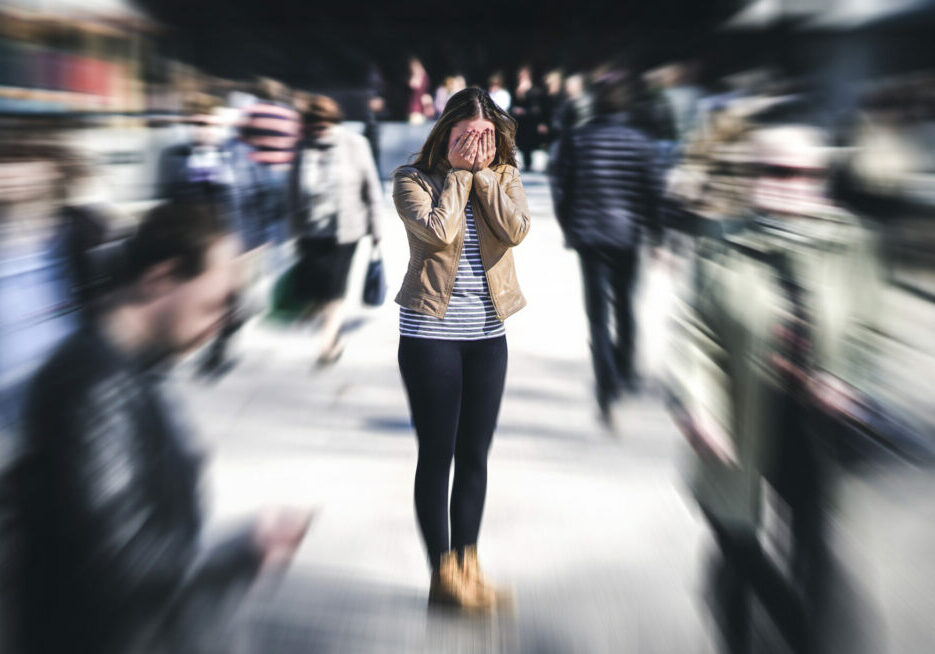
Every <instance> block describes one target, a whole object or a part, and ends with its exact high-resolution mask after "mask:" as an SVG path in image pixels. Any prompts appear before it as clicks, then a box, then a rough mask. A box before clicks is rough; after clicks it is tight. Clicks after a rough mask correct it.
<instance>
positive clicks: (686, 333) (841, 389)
mask: <svg viewBox="0 0 935 654" xmlns="http://www.w3.org/2000/svg"><path fill="white" fill-rule="evenodd" d="M696 73H697V70H696V64H694V63H692V62H688V63H677V64H671V65H667V66H664V67H662V68H658V69H655V70H652V71H649V72H647V73H645V74H644V75H642V76H639V77H635V76H634V75H633V74H632V73H630V72H629V71H625V70H613V69H604V70H598V71H597V72H596V73H595V75H594V76H593V83H592V85H591V87H590V89H589V91H588V96H589V97H590V99H591V102H590V111H591V112H592V113H593V117H592V118H591V119H589V120H587V121H586V122H585V123H584V124H583V125H581V126H579V127H576V128H573V129H571V130H569V131H567V132H565V133H563V134H562V136H561V137H560V139H559V143H558V145H557V148H556V150H555V152H554V158H553V161H552V162H551V164H550V175H551V184H552V196H553V201H554V206H555V214H556V217H557V218H558V220H559V223H560V224H561V226H562V229H563V232H564V235H565V239H566V244H567V245H568V246H569V247H571V248H574V249H575V250H576V252H577V253H578V255H579V258H580V260H581V270H582V280H583V283H584V297H585V306H586V311H587V315H588V320H589V324H590V344H591V351H592V358H593V363H594V375H595V392H596V400H597V405H598V408H599V411H600V416H601V419H602V422H603V423H604V424H605V425H607V426H608V427H613V426H614V416H615V408H614V407H615V406H616V405H619V404H620V401H621V399H623V398H626V397H627V396H628V395H630V394H632V393H633V392H634V391H637V390H638V389H639V386H640V379H639V375H638V370H637V367H636V366H635V361H636V359H637V357H636V354H635V351H634V349H635V347H637V346H636V345H635V343H634V340H635V339H634V335H635V329H634V318H633V307H632V302H633V300H632V298H633V289H634V283H635V279H636V277H637V274H636V271H637V270H639V269H640V265H639V263H638V261H639V257H640V253H641V252H649V253H652V254H653V261H654V262H660V263H661V264H662V265H664V266H665V267H667V268H668V270H669V273H670V274H671V275H672V276H673V278H674V283H675V288H676V292H675V294H674V297H672V298H670V299H669V301H668V302H666V303H665V304H666V306H668V307H670V311H671V313H670V320H671V333H670V334H669V345H668V349H667V356H666V362H665V372H664V374H663V375H662V378H661V379H659V380H657V381H659V382H660V384H661V387H662V391H663V394H664V397H665V398H666V401H667V404H668V406H669V408H670V411H671V414H672V416H673V418H674V419H675V422H676V423H677V424H678V425H679V427H680V428H681V430H682V431H683V433H684V434H685V436H686V438H687V440H688V442H689V443H690V444H691V446H692V447H693V449H694V451H695V454H696V456H695V461H694V463H693V465H691V466H690V472H689V475H688V478H689V486H690V487H691V488H692V490H693V493H694V496H695V498H696V500H697V502H698V505H699V507H700V509H701V512H702V513H703V515H704V516H705V518H706V519H707V521H708V523H709V525H710V527H711V530H712V533H713V535H714V536H715V539H716V542H717V544H718V546H719V549H720V551H721V554H722V558H721V560H720V563H719V564H718V565H717V567H716V568H715V570H714V571H713V572H712V586H713V590H712V597H713V598H714V600H715V604H716V605H717V611H716V614H717V617H718V620H719V623H720V626H721V627H722V631H723V635H724V639H723V644H724V648H725V650H726V651H731V652H744V651H750V648H751V647H752V638H753V635H752V634H753V633H754V628H753V627H752V624H753V617H752V613H753V610H752V608H751V607H752V606H753V601H752V598H753V597H754V596H755V597H756V598H757V601H758V602H759V603H760V604H761V605H762V606H764V607H765V609H766V611H767V613H768V614H769V615H770V616H771V618H772V619H773V620H774V622H775V623H776V625H777V626H778V628H779V630H780V632H781V633H782V634H783V636H784V637H785V639H786V641H787V643H788V644H790V646H791V647H792V648H793V650H794V651H797V652H799V651H801V652H817V651H826V650H825V645H824V644H823V642H824V641H822V637H824V636H826V635H827V633H826V632H823V631H822V629H823V625H826V622H825V620H826V618H827V610H828V605H827V603H828V597H829V592H830V591H829V588H830V584H829V577H830V574H831V573H830V570H831V568H832V563H831V560H830V559H831V557H830V555H829V552H828V549H827V547H828V546H827V531H828V520H829V517H828V513H829V511H830V507H832V506H833V505H834V496H835V492H836V487H835V483H834V482H835V480H836V479H837V478H838V477H839V476H840V471H842V470H851V469H854V468H855V467H860V466H866V465H871V462H872V464H879V463H880V462H881V461H896V460H900V461H907V460H908V461H913V462H916V463H920V462H930V461H931V455H932V452H933V450H932V445H933V443H932V442H931V439H930V434H931V433H932V427H933V425H935V421H933V418H935V414H933V412H932V404H931V402H930V400H928V399H926V396H927V395H930V393H931V389H932V374H931V352H932V351H931V342H930V339H929V338H927V337H926V336H925V333H924V332H925V330H924V329H921V328H920V326H919V324H917V323H914V321H913V320H912V319H911V318H910V317H909V316H910V315H911V314H910V313H909V309H908V308H904V307H909V306H911V305H910V304H909V303H910V302H915V301H916V300H915V299H917V298H919V297H928V298H929V299H931V297H932V296H931V294H930V293H931V289H930V284H929V283H928V280H930V279H931V277H930V275H931V270H932V268H931V264H932V262H933V259H932V254H933V250H932V249H931V247H930V245H931V227H930V226H929V227H925V226H924V224H925V223H926V222H927V221H928V222H930V221H931V212H932V208H933V205H932V202H931V200H932V197H933V196H932V195H931V189H932V188H933V187H932V186H931V178H930V173H928V172H926V171H928V170H929V167H928V163H926V162H928V160H929V157H928V155H926V154H923V152H924V151H926V149H930V146H931V134H930V132H929V130H930V128H931V123H930V120H931V119H930V109H931V106H930V103H929V102H928V100H927V98H929V97H930V95H929V94H930V93H931V88H932V87H931V86H930V85H929V84H927V83H926V80H928V79H929V78H928V77H927V76H920V75H913V76H909V77H907V78H906V79H892V80H889V81H888V82H887V83H886V84H884V85H882V86H880V87H879V88H870V89H869V90H868V91H867V92H866V93H865V94H864V96H863V97H862V98H861V100H860V104H859V106H858V107H857V108H856V110H855V112H854V114H853V115H848V116H846V117H842V116H834V117H833V119H832V120H821V118H822V112H821V111H820V109H819V108H817V107H816V104H815V100H814V98H813V97H812V96H810V95H809V93H808V91H807V90H806V89H804V88H802V85H801V84H800V80H797V79H792V78H789V77H783V76H781V75H778V74H777V73H776V72H775V71H771V70H767V69H754V70H749V71H742V72H740V73H736V74H733V75H731V76H729V77H725V78H724V79H723V80H720V82H719V84H718V86H720V87H721V88H715V89H711V88H709V89H705V88H704V86H702V85H701V84H700V83H698V82H697V81H696ZM897 171H898V172H897ZM651 269H652V265H650V264H646V265H643V266H642V270H643V272H644V273H645V272H647V271H649V270H651ZM901 298H902V299H901ZM914 298H915V299H914ZM900 302H902V304H900ZM926 315H929V316H931V315H932V311H931V310H929V313H928V314H926ZM907 347H908V352H911V354H909V355H908V356H907V349H906V348H907ZM911 379H915V380H916V382H912V381H910V380H911ZM919 383H921V385H922V386H924V387H925V388H926V389H928V390H927V391H923V392H920V393H915V392H913V391H910V390H908V389H907V386H912V385H914V384H919ZM910 396H911V397H910ZM776 517H778V519H776ZM764 530H765V532H766V533H765V534H764ZM776 542H779V543H782V544H783V545H782V546H780V547H779V548H778V553H777V552H776V551H771V548H770V547H768V544H770V543H776Z"/></svg>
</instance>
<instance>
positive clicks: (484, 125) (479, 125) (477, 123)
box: [448, 118, 497, 150]
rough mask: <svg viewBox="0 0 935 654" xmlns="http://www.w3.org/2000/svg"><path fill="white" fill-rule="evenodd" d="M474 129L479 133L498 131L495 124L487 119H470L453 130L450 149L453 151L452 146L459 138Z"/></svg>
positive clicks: (461, 122) (449, 138)
mask: <svg viewBox="0 0 935 654" xmlns="http://www.w3.org/2000/svg"><path fill="white" fill-rule="evenodd" d="M472 129H473V130H477V131H483V130H485V129H491V130H493V131H494V132H496V131H497V130H496V127H494V124H493V123H492V122H490V121H489V120H487V119H486V118H470V119H466V120H462V121H459V122H457V123H455V126H454V127H452V128H451V134H450V135H449V136H448V149H449V150H450V149H451V146H452V145H453V144H454V142H455V141H456V140H458V137H460V136H461V135H463V134H465V133H467V132H468V131H470V130H472Z"/></svg>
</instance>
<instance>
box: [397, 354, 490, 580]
mask: <svg viewBox="0 0 935 654" xmlns="http://www.w3.org/2000/svg"><path fill="white" fill-rule="evenodd" d="M506 364H507V347H506V337H505V336H500V337H497V338H490V339H484V340H479V341H444V340H438V339H427V338H413V337H408V336H401V337H400V339H399V370H400V372H401V373H402V376H403V383H404V384H405V385H406V392H407V394H408V396H409V408H410V410H411V412H412V422H413V425H414V426H415V429H416V438H417V439H418V442H419V462H418V465H417V467H416V481H415V504H416V516H417V517H418V520H419V528H420V529H421V530H422V538H423V539H424V540H425V547H426V550H427V552H428V557H429V563H430V564H431V566H432V568H433V569H437V568H438V565H439V561H440V560H441V556H442V554H443V553H444V552H446V551H448V550H449V549H453V550H458V551H463V550H464V548H465V546H467V545H474V544H476V543H477V535H478V533H479V531H480V522H481V516H482V515H483V512H484V498H485V496H486V494H487V452H488V451H489V449H490V441H491V439H492V438H493V432H494V428H495V427H496V424H497V414H498V413H499V411H500V400H501V398H502V397H503V383H504V379H505V378H506ZM452 457H453V458H454V462H455V474H454V485H453V487H452V490H451V505H450V516H451V540H450V541H449V538H448V518H449V504H448V480H449V476H450V470H451V460H452Z"/></svg>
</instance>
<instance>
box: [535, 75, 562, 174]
mask: <svg viewBox="0 0 935 654" xmlns="http://www.w3.org/2000/svg"><path fill="white" fill-rule="evenodd" d="M543 82H544V84H545V91H544V92H543V94H542V116H541V119H540V121H539V126H538V128H537V131H538V132H539V135H540V138H541V140H542V143H543V144H544V145H545V146H546V147H547V148H548V150H549V156H550V157H551V154H552V144H553V143H554V142H556V141H557V140H558V135H559V125H558V124H557V121H558V116H559V110H560V109H561V107H562V104H563V103H564V102H565V85H564V80H563V79H562V72H561V71H559V70H551V71H549V72H548V73H546V74H545V77H544V78H543Z"/></svg>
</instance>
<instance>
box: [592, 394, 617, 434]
mask: <svg viewBox="0 0 935 654" xmlns="http://www.w3.org/2000/svg"><path fill="white" fill-rule="evenodd" d="M615 401H616V400H615V399H614V398H612V397H610V396H609V395H605V394H603V393H598V397H597V421H598V422H599V423H600V424H601V427H603V428H604V429H605V430H606V431H607V432H608V434H609V435H612V436H614V435H616V433H617V420H616V417H615V415H614V402H615Z"/></svg>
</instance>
